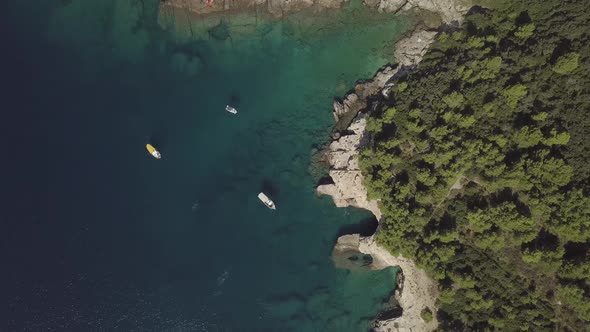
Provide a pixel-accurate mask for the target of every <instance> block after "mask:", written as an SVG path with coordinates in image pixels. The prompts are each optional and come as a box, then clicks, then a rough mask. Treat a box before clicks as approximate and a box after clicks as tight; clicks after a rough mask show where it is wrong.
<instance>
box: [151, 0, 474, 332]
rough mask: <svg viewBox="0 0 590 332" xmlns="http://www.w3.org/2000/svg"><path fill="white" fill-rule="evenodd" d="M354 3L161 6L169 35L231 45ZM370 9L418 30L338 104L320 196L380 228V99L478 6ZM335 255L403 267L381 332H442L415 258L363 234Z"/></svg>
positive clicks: (289, 0) (286, 0)
mask: <svg viewBox="0 0 590 332" xmlns="http://www.w3.org/2000/svg"><path fill="white" fill-rule="evenodd" d="M347 1H348V0H240V1H238V0H214V1H213V4H212V5H211V6H207V4H206V1H205V0H202V1H190V2H189V1H185V0H166V1H162V2H161V3H160V12H159V23H160V25H162V26H163V27H164V28H165V29H174V30H175V31H176V34H177V35H183V37H182V38H181V39H183V38H184V39H189V40H198V39H202V40H206V39H209V38H211V36H212V35H214V34H219V35H220V36H221V38H216V39H220V40H224V38H225V39H231V38H232V37H236V36H237V37H238V38H240V37H241V36H247V35H249V34H253V33H254V32H255V31H256V29H257V27H258V26H260V24H262V23H263V22H265V21H266V22H268V21H272V20H277V19H283V18H285V16H286V15H294V14H301V15H300V16H299V18H301V20H298V24H301V22H303V21H309V22H313V20H314V18H313V16H314V15H316V14H318V13H320V12H324V13H330V10H334V9H337V8H340V7H342V5H343V4H344V3H345V2H347ZM363 4H364V5H365V6H367V7H370V8H373V9H374V10H377V11H379V12H385V13H392V14H398V13H405V14H406V15H410V16H414V17H415V18H417V20H416V21H417V22H418V23H417V25H416V27H415V29H414V30H413V31H411V32H410V33H409V34H408V35H407V36H405V37H404V38H402V39H401V40H399V41H398V42H397V43H396V45H395V51H394V55H395V60H396V63H397V64H396V66H391V65H387V66H384V67H383V68H381V69H380V70H379V71H378V72H377V73H376V74H375V75H374V77H373V78H372V79H371V80H367V81H362V82H359V83H358V84H357V85H356V86H355V87H354V90H353V91H352V92H351V93H349V94H347V95H346V96H345V97H344V98H342V99H340V100H336V101H335V102H334V107H333V111H332V112H333V116H334V119H335V121H336V125H335V127H334V130H333V133H332V141H331V142H330V144H329V146H328V148H327V149H326V151H325V155H324V159H325V160H326V162H327V163H328V164H329V174H328V175H329V177H330V181H329V183H326V184H322V185H319V186H318V187H317V189H316V191H317V193H318V195H329V196H331V197H332V199H333V200H334V203H335V205H336V206H338V207H346V206H353V207H357V208H361V209H366V210H368V211H371V212H372V213H373V215H375V217H376V218H377V220H378V221H379V220H380V219H381V216H382V213H381V211H380V210H379V204H378V201H376V200H368V198H367V191H366V189H365V187H364V186H363V176H362V174H361V171H360V168H359V165H358V160H357V155H358V154H359V153H360V151H361V150H362V149H363V148H364V146H365V144H366V143H367V142H368V137H367V136H366V135H365V126H366V117H367V116H368V115H369V114H370V112H371V111H372V110H373V109H374V107H376V106H377V103H378V102H379V101H380V100H382V99H383V98H385V97H387V96H388V93H389V90H390V89H391V88H392V86H394V84H395V77H396V75H399V74H403V73H404V72H406V71H408V70H411V68H412V67H413V66H415V65H416V64H418V63H419V62H420V60H421V59H422V57H423V56H424V54H425V53H426V52H427V50H428V47H429V46H430V44H431V43H432V42H433V40H434V38H435V36H436V34H437V31H436V30H435V29H434V28H437V27H439V26H440V25H441V24H456V23H460V22H461V21H462V18H463V16H464V14H465V13H466V12H467V11H468V9H469V7H470V0H364V1H363ZM304 24H305V23H304ZM309 24H313V23H309ZM218 30H219V31H218ZM226 30H228V31H226ZM230 31H231V34H230ZM213 37H216V36H213ZM217 37H219V36H217ZM332 255H333V259H334V262H335V265H336V266H337V267H340V268H346V269H357V268H370V269H376V270H380V269H383V268H387V267H390V266H395V267H399V268H400V269H401V272H400V273H398V277H397V284H398V286H397V288H396V290H395V293H394V295H393V297H392V299H390V304H391V306H390V308H388V309H387V310H386V311H385V312H383V313H382V314H381V315H379V316H378V317H377V319H376V321H375V324H374V330H375V331H387V332H393V331H400V332H405V331H408V332H409V331H413V332H416V331H433V330H435V329H436V327H437V325H438V322H437V320H436V311H437V307H436V299H437V297H438V290H437V287H436V284H435V283H434V281H433V280H431V279H430V278H429V277H428V276H427V275H426V273H425V272H424V271H423V270H421V269H419V268H418V267H417V266H416V265H415V264H414V263H413V262H412V260H411V259H408V258H405V257H401V256H393V255H392V254H391V253H389V252H388V251H387V250H386V249H384V248H382V247H380V246H379V245H378V244H377V243H376V242H375V239H374V236H371V237H362V236H360V235H359V234H354V235H344V236H341V237H340V238H338V241H337V243H336V245H335V247H334V250H333V253H332ZM351 262H352V263H351ZM424 311H427V312H430V313H431V316H432V319H431V320H430V319H426V320H425V319H423V318H422V313H423V312H424Z"/></svg>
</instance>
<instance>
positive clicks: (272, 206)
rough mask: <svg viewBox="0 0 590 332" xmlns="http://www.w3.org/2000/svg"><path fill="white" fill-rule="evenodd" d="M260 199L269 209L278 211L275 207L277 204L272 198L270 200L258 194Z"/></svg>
mask: <svg viewBox="0 0 590 332" xmlns="http://www.w3.org/2000/svg"><path fill="white" fill-rule="evenodd" d="M258 199H260V200H261V201H262V203H264V205H266V207H267V208H269V209H271V210H276V209H277V207H276V206H275V202H273V201H272V200H271V199H270V198H268V196H266V195H265V194H264V193H260V194H258Z"/></svg>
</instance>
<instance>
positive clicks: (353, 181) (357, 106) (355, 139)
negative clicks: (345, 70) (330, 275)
mask: <svg viewBox="0 0 590 332" xmlns="http://www.w3.org/2000/svg"><path fill="white" fill-rule="evenodd" d="M408 3H409V1H408ZM439 3H440V2H439ZM466 11H467V8H465V9H464V10H463V11H462V12H461V15H463V14H465V13H466ZM441 16H442V17H446V18H453V19H455V18H456V16H454V15H452V14H446V15H444V14H443V15H441ZM461 17H462V16H461ZM461 17H459V18H458V20H460V19H461ZM446 23H453V22H446ZM454 23H458V22H457V20H454ZM436 34H437V32H436V31H431V30H424V29H421V28H417V29H415V30H414V31H413V32H412V33H411V34H410V35H409V36H407V37H405V38H403V39H401V40H400V41H398V43H397V44H396V49H395V57H396V60H397V63H398V64H399V65H398V66H397V67H395V68H394V67H391V66H385V67H383V68H381V70H379V71H378V72H377V73H376V74H375V76H374V78H373V79H372V80H370V81H366V82H362V83H359V84H357V85H356V86H355V88H354V91H353V92H351V93H349V94H348V95H346V96H345V97H344V98H343V99H342V101H335V102H334V108H333V115H334V119H335V120H336V126H335V129H334V133H333V134H332V142H331V143H330V144H329V146H328V148H327V151H326V152H325V154H326V156H325V158H326V161H327V162H328V164H329V165H330V170H329V177H330V179H331V183H327V184H322V185H319V186H318V187H317V189H316V191H317V193H318V195H329V196H331V197H332V199H333V200H334V203H335V205H336V206H338V207H346V206H353V207H357V208H362V209H365V210H368V211H371V212H372V213H373V215H375V217H376V218H377V220H380V219H381V216H382V213H381V211H380V210H379V204H378V201H376V200H368V198H367V190H366V189H365V187H364V186H363V175H362V173H361V171H360V168H359V164H358V160H357V156H358V154H359V153H360V152H361V151H362V150H363V148H364V147H365V145H366V143H367V142H368V137H366V135H365V126H366V117H367V116H368V115H369V114H370V112H371V111H372V110H373V109H374V107H376V106H377V105H376V102H378V101H379V99H382V98H383V97H387V95H388V92H389V90H390V89H391V87H392V86H394V84H395V83H394V81H395V77H396V75H397V74H398V73H399V74H402V73H404V72H405V71H407V70H411V67H412V66H415V65H416V64H418V63H419V62H420V60H421V59H422V57H423V56H424V54H425V53H426V51H427V50H428V47H429V46H430V44H431V43H432V42H433V41H434V38H435V36H436ZM332 255H333V259H334V261H335V263H336V266H338V267H341V268H349V269H351V268H354V267H350V266H346V265H345V264H339V263H338V262H346V261H347V260H348V261H357V260H358V258H357V256H359V255H361V256H362V257H367V255H368V256H370V258H371V259H365V260H364V261H371V263H370V264H366V266H367V267H368V268H371V269H376V270H380V269H383V268H386V267H389V266H398V267H399V268H400V269H401V272H400V273H398V275H399V276H398V279H397V289H396V291H395V293H394V295H393V299H391V300H390V303H392V304H393V306H392V307H391V308H388V309H387V310H386V312H384V313H382V314H381V315H379V316H378V317H377V319H376V321H375V324H374V330H375V331H387V332H390V331H399V332H406V331H407V332H409V331H413V332H415V331H434V330H435V329H436V327H437V326H438V322H437V319H436V312H437V306H436V299H437V297H438V289H437V287H436V284H435V282H434V281H433V280H432V279H430V278H429V277H428V276H427V275H426V272H425V271H424V270H421V269H419V268H418V267H417V266H416V265H415V263H414V262H413V261H412V260H411V259H408V258H405V257H402V256H394V255H392V254H391V253H390V252H389V251H387V250H386V249H385V248H382V247H380V246H379V245H378V244H377V243H376V242H375V238H374V236H371V237H362V236H360V235H359V234H353V235H344V236H341V237H340V238H338V241H337V243H336V245H335V248H334V250H333V253H332ZM396 304H397V305H399V308H397V307H395V305H396ZM423 313H429V314H427V316H430V317H431V318H423Z"/></svg>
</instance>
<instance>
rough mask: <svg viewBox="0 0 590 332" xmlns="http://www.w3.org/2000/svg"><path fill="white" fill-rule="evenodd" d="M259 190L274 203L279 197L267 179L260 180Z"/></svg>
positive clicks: (275, 188) (277, 190) (274, 187)
mask: <svg viewBox="0 0 590 332" xmlns="http://www.w3.org/2000/svg"><path fill="white" fill-rule="evenodd" d="M260 190H261V191H262V192H263V193H265V194H266V195H267V196H268V197H270V198H271V199H272V200H273V201H275V203H276V202H277V197H278V196H279V189H278V188H277V187H276V186H275V185H274V184H273V183H272V182H271V181H270V180H269V179H267V178H264V179H263V180H262V185H261V186H260Z"/></svg>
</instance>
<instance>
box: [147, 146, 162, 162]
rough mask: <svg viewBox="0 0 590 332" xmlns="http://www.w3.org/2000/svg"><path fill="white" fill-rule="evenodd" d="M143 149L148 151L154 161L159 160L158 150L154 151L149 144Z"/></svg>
mask: <svg viewBox="0 0 590 332" xmlns="http://www.w3.org/2000/svg"><path fill="white" fill-rule="evenodd" d="M145 148H146V149H147V150H148V152H149V153H150V154H151V155H152V157H154V158H156V159H161V158H162V155H161V154H160V152H159V151H158V150H156V148H154V146H153V145H151V144H146V146H145Z"/></svg>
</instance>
